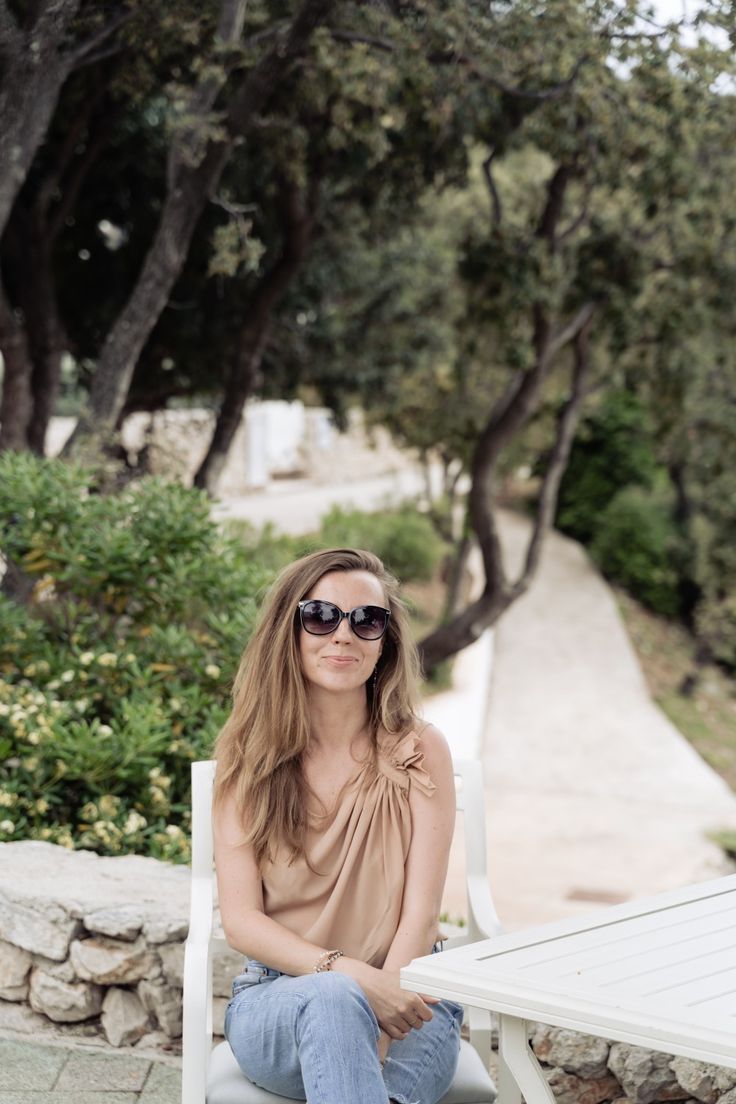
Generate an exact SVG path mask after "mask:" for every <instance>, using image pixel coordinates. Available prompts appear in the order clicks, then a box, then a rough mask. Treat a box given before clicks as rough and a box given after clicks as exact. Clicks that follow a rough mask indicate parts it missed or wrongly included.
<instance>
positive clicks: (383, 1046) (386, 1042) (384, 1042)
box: [378, 1031, 391, 1065]
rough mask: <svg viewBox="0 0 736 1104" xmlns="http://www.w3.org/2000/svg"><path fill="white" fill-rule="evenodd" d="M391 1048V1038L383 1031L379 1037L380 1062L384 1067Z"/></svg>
mask: <svg viewBox="0 0 736 1104" xmlns="http://www.w3.org/2000/svg"><path fill="white" fill-rule="evenodd" d="M390 1046H391V1036H390V1035H387V1034H386V1032H385V1031H381V1034H380V1035H379V1037H378V1061H379V1062H380V1063H381V1065H383V1063H384V1062H385V1061H386V1055H387V1054H388V1048H389V1047H390Z"/></svg>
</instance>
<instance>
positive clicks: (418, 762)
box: [377, 721, 450, 795]
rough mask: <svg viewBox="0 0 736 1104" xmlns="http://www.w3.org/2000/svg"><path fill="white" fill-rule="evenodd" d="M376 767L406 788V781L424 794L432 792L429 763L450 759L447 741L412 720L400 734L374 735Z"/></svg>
mask: <svg viewBox="0 0 736 1104" xmlns="http://www.w3.org/2000/svg"><path fill="white" fill-rule="evenodd" d="M377 743H378V766H379V770H380V771H381V773H382V774H384V775H386V776H388V777H389V778H390V779H391V780H392V781H394V782H396V783H397V784H398V785H400V786H401V788H402V789H408V788H409V786H410V784H411V785H414V786H416V788H417V789H419V790H421V791H422V793H425V794H427V795H429V794H432V793H434V790H435V784H434V782H433V781H432V773H434V771H433V769H432V768H433V766H434V765H435V764H440V763H443V764H444V763H446V762H448V761H449V760H450V752H449V749H448V746H447V741H446V740H445V737H444V736H443V735H442V733H441V732H440V730H439V729H438V728H436V727H435V726H434V725H432V724H428V723H427V722H425V721H415V723H414V724H412V725H411V726H410V727H409V728H408V729H406V730H405V731H404V732H400V733H391V732H385V731H382V732H380V733H379V735H378V741H377Z"/></svg>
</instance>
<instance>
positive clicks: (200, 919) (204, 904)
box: [182, 878, 212, 1104]
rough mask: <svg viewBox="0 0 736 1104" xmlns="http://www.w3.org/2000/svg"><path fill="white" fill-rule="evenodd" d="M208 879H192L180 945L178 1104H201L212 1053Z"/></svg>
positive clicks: (210, 917)
mask: <svg viewBox="0 0 736 1104" xmlns="http://www.w3.org/2000/svg"><path fill="white" fill-rule="evenodd" d="M211 939H212V880H211V879H200V878H192V884H191V906H190V913H189V935H188V936H187V940H186V943H185V944H184V986H183V988H184V993H183V1002H184V1006H183V1024H182V1104H205V1099H206V1090H207V1065H208V1063H209V1058H210V1051H211V1050H212V942H211Z"/></svg>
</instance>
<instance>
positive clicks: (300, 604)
mask: <svg viewBox="0 0 736 1104" xmlns="http://www.w3.org/2000/svg"><path fill="white" fill-rule="evenodd" d="M311 602H324V604H325V605H326V606H333V608H334V609H336V610H337V612H338V613H339V614H340V619H339V621H338V622H337V624H336V625H334V626H333V627H332V628H331V629H329V630H328V631H327V632H323V633H320V632H315V631H314V630H313V629H308V628H307V626H306V625H305V624H304V607H305V606H308V605H309V604H310V603H311ZM369 606H370V607H372V608H373V609H380V610H381V611H382V612H383V613H385V614H386V624H385V625H384V626H383V630H382V631H381V632H380V633H379V635H378V636H361V635H360V633H359V632H357V631H356V629H355V626H354V625H353V623H352V621H351V620H350V618H351V616H352V615H353V614H354V613H355V611H356V610H359V609H366V608H368V607H369ZM297 609H298V610H299V624H300V625H301V627H302V628H303V629H304V632H305V633H309V635H310V636H332V634H333V633H334V632H336V631H337V630H338V629H339V627H340V625H341V624H342V622H343V620H347V623H348V626H349V628H350V631H351V633H353V634H354V635H355V636H357V638H358V640H368V641H371V640H381V639H382V637H384V636H385V635H386V630H387V629H388V623H389V621H390V620H391V610H390V609H386V607H385V606H377V605H375V604H374V603H373V602H363V603H362V604H361V605H360V606H353V608H352V609H349V610H348V611H347V613H346V612H345V610H341V609H340V607H339V606H338V605H337V604H336V603H335V602H328V601H327V599H326V598H304V599H302V601H301V602H298V603H297Z"/></svg>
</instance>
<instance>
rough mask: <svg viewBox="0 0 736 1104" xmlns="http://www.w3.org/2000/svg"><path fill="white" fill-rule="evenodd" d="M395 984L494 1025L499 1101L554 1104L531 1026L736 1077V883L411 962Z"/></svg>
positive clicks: (705, 886) (722, 882)
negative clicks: (487, 1015)
mask: <svg viewBox="0 0 736 1104" xmlns="http://www.w3.org/2000/svg"><path fill="white" fill-rule="evenodd" d="M401 984H402V986H403V988H405V989H413V990H415V991H417V992H422V993H427V994H429V995H431V996H437V997H449V998H450V999H452V1000H455V1001H459V1002H461V1003H462V1004H468V1005H473V1006H476V1007H478V1008H486V1009H490V1010H491V1011H495V1012H498V1013H499V1025H500V1043H499V1057H500V1059H501V1070H500V1076H499V1096H500V1098H501V1099H502V1100H504V1099H508V1100H514V1099H518V1092H519V1090H520V1091H521V1092H522V1093H523V1094H524V1096H525V1098H526V1100H527V1102H528V1104H553V1102H554V1097H553V1096H552V1093H551V1091H550V1089H549V1086H548V1085H547V1082H546V1080H545V1078H544V1075H543V1073H542V1070H541V1068H540V1066H539V1063H538V1062H537V1059H536V1057H535V1056H534V1053H533V1052H532V1050H531V1048H530V1047H529V1044H528V1042H527V1030H526V1021H529V1020H531V1021H539V1022H541V1023H545V1024H552V1025H555V1026H557V1027H568V1028H572V1029H573V1030H575V1031H582V1032H585V1033H587V1034H589V1035H599V1036H602V1037H603V1038H607V1039H614V1040H618V1041H621V1042H626V1043H633V1044H635V1045H637V1046H642V1047H649V1048H650V1049H652V1050H658V1051H663V1052H664V1053H667V1054H677V1055H684V1056H685V1057H688V1058H696V1059H699V1060H701V1061H704V1062H712V1063H714V1064H715V1065H721V1066H729V1067H731V1068H734V1069H736V875H731V876H729V877H726V878H719V879H717V880H716V881H711V882H703V883H702V884H700V885H694V886H687V887H685V888H684V889H678V890H673V891H671V892H668V893H662V894H659V895H658V896H656V897H648V898H645V899H642V900H640V901H634V902H627V903H626V904H624V905H615V906H613V907H611V908H607V909H605V910H602V911H600V912H596V913H593V914H592V915H590V916H586V917H576V918H574V919H572V920H564V921H561V922H557V923H553V924H544V925H542V926H541V927H536V928H531V929H527V930H526V931H523V932H514V933H512V934H509V935H499V936H496V937H495V938H493V939H486V940H483V941H482V942H479V943H472V944H468V945H466V946H465V947H458V948H457V949H455V950H451V951H445V953H444V954H439V955H438V954H435V955H428V956H427V957H425V958H417V959H415V960H414V961H413V962H411V963H410V964H409V965H408V966H406V967H404V969H403V970H402V971H401Z"/></svg>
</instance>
